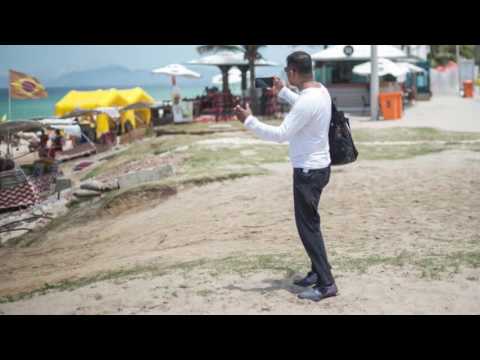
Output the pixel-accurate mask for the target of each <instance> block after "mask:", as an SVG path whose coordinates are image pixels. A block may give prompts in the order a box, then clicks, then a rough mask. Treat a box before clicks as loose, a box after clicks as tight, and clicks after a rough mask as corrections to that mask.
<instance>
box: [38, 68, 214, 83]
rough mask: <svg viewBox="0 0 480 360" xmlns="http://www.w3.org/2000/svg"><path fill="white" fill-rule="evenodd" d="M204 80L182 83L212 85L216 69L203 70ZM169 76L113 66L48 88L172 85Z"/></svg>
mask: <svg viewBox="0 0 480 360" xmlns="http://www.w3.org/2000/svg"><path fill="white" fill-rule="evenodd" d="M201 73H202V75H204V76H203V77H202V79H199V80H187V79H182V80H181V81H182V83H192V84H195V85H196V86H206V85H207V84H210V82H211V78H212V76H214V75H216V74H218V73H219V70H218V69H215V68H203V69H202V71H201ZM170 82H171V80H170V78H169V77H168V76H162V75H155V74H152V73H151V71H150V70H130V69H128V68H126V67H123V66H118V65H111V66H106V67H102V68H97V69H92V70H84V71H75V72H70V73H67V74H64V75H62V76H60V77H58V78H57V79H54V80H52V81H49V82H48V83H46V84H45V85H46V86H47V87H134V86H149V85H165V86H168V85H170Z"/></svg>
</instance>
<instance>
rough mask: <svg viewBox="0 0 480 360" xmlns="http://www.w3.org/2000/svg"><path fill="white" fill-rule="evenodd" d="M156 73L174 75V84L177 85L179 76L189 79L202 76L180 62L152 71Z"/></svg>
mask: <svg viewBox="0 0 480 360" xmlns="http://www.w3.org/2000/svg"><path fill="white" fill-rule="evenodd" d="M152 72H153V73H154V74H160V75H167V76H171V77H172V85H174V86H175V85H176V78H177V77H184V78H187V79H200V78H201V77H202V76H201V75H200V74H199V73H196V72H195V71H192V70H190V69H187V68H186V67H185V66H183V65H180V64H170V65H167V66H165V67H162V68H158V69H155V70H153V71H152Z"/></svg>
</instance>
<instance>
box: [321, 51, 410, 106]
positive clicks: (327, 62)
mask: <svg viewBox="0 0 480 360" xmlns="http://www.w3.org/2000/svg"><path fill="white" fill-rule="evenodd" d="M378 57H379V58H385V59H389V60H392V61H400V60H403V59H406V58H407V54H406V53H405V52H403V51H402V50H400V49H398V48H396V47H394V46H392V45H378ZM312 60H313V61H314V69H315V78H316V80H317V81H320V82H321V83H322V84H324V85H325V86H326V87H327V88H328V90H329V91H330V94H331V96H332V100H333V101H334V102H335V103H336V105H337V107H338V108H339V109H340V110H341V111H345V112H349V113H351V114H358V115H368V114H369V113H370V81H369V78H368V77H366V76H362V75H358V74H355V73H354V71H353V69H354V67H355V66H358V65H360V64H363V63H365V62H368V61H370V60H371V45H334V46H331V47H329V48H327V49H324V50H322V51H320V52H318V53H316V54H313V55H312Z"/></svg>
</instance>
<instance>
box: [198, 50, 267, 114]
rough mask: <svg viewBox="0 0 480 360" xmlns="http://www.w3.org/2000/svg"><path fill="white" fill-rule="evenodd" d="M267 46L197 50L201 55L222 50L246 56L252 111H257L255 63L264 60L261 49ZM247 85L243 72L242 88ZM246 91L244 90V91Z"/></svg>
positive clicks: (225, 78) (224, 78) (224, 77)
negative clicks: (241, 53) (237, 52)
mask: <svg viewBox="0 0 480 360" xmlns="http://www.w3.org/2000/svg"><path fill="white" fill-rule="evenodd" d="M265 46H267V45H201V46H199V47H198V48H197V51H198V52H199V53H200V54H204V53H209V52H218V51H221V50H229V51H240V52H243V53H244V55H245V59H246V60H248V68H249V71H250V94H251V103H252V110H253V111H254V112H256V111H257V109H258V107H257V92H256V90H255V61H256V60H258V59H261V58H262V55H261V54H260V52H259V49H260V48H262V47H265ZM227 79H228V71H226V72H223V83H224V87H225V86H226V83H227V82H228V80H227ZM245 84H246V77H245V72H244V71H242V88H243V86H245ZM243 90H244V89H243Z"/></svg>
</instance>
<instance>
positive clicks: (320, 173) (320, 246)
mask: <svg viewBox="0 0 480 360" xmlns="http://www.w3.org/2000/svg"><path fill="white" fill-rule="evenodd" d="M330 172H331V168H330V167H328V168H325V169H320V170H310V171H309V172H308V173H304V172H303V170H302V169H294V171H293V197H294V203H295V222H296V224H297V229H298V234H299V235H300V239H302V242H303V246H304V247H305V250H306V252H307V254H308V257H309V258H310V260H311V262H312V272H314V273H316V274H317V275H318V285H319V286H322V287H323V286H329V285H332V284H333V283H334V282H335V280H334V279H333V275H332V272H331V266H330V264H329V262H328V258H327V251H326V249H325V242H324V240H323V236H322V231H321V230H320V215H319V213H318V205H319V203H320V197H321V195H322V191H323V189H324V188H325V187H326V186H327V184H328V183H329V181H330Z"/></svg>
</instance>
